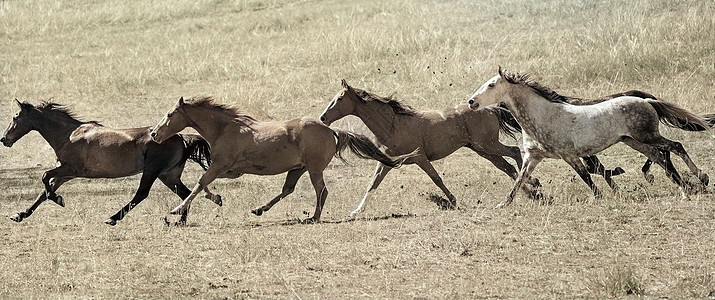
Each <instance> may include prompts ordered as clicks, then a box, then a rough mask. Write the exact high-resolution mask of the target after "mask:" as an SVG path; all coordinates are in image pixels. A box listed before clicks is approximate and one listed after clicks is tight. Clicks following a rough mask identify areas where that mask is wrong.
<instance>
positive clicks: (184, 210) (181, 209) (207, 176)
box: [164, 163, 224, 225]
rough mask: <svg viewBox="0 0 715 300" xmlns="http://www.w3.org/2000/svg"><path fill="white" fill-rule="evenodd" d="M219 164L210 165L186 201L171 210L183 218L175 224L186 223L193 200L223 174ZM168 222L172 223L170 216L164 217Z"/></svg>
mask: <svg viewBox="0 0 715 300" xmlns="http://www.w3.org/2000/svg"><path fill="white" fill-rule="evenodd" d="M217 165H218V164H216V163H214V164H212V165H211V167H209V169H208V170H206V173H204V175H201V178H199V182H198V183H196V186H194V189H193V190H191V193H190V194H189V196H187V197H186V198H185V199H184V201H182V202H181V204H179V205H178V206H177V207H175V208H174V209H172V210H171V212H170V214H172V215H181V219H179V221H178V222H176V223H175V225H184V224H186V219H187V217H188V215H189V208H191V201H193V200H194V198H196V196H197V195H198V194H199V192H201V191H202V190H204V188H206V187H207V186H208V185H209V184H210V183H211V182H213V181H214V180H215V179H216V178H217V177H218V176H219V175H221V174H223V172H224V169H223V168H221V169H219V168H218V167H215V166H217ZM164 220H165V221H166V223H167V224H171V223H169V221H168V218H165V219H164Z"/></svg>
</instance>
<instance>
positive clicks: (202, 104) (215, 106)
mask: <svg viewBox="0 0 715 300" xmlns="http://www.w3.org/2000/svg"><path fill="white" fill-rule="evenodd" d="M184 105H187V106H189V107H195V108H203V109H208V110H214V111H218V112H221V113H224V114H227V115H230V116H232V117H233V118H234V119H236V120H237V121H241V122H243V123H246V122H249V123H253V122H256V121H257V120H256V119H255V118H253V117H251V116H249V115H247V114H245V113H242V112H240V111H238V109H237V108H235V107H232V106H229V105H226V104H220V103H216V102H215V101H214V98H213V97H211V96H198V97H193V98H190V99H187V100H185V101H184Z"/></svg>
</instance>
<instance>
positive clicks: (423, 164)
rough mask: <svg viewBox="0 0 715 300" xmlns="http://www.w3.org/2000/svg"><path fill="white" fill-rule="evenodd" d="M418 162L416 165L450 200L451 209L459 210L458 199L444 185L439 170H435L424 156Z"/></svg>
mask: <svg viewBox="0 0 715 300" xmlns="http://www.w3.org/2000/svg"><path fill="white" fill-rule="evenodd" d="M416 160H417V162H416V164H417V165H418V166H419V167H420V168H421V169H422V171H425V173H427V175H428V176H429V178H430V179H432V182H434V184H436V185H437V186H438V187H439V188H440V189H441V190H442V192H443V193H444V194H445V195H447V199H449V208H452V209H454V208H457V198H455V197H454V195H452V192H450V191H449V189H447V187H446V186H445V185H444V182H443V181H442V177H439V173H437V170H435V169H434V166H432V163H430V162H429V160H427V157H424V156H423V157H422V158H421V159H420V158H416Z"/></svg>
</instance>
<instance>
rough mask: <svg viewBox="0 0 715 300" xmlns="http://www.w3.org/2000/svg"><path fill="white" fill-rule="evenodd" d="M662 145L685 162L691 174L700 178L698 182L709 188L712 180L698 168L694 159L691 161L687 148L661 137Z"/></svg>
mask: <svg viewBox="0 0 715 300" xmlns="http://www.w3.org/2000/svg"><path fill="white" fill-rule="evenodd" d="M660 140H661V143H662V144H664V145H665V147H664V148H665V149H666V150H668V151H671V152H673V153H675V154H677V155H678V156H680V158H681V159H682V160H683V162H685V164H686V165H687V166H688V168H689V169H690V172H692V173H693V174H694V175H695V176H697V177H698V180H700V183H702V184H703V185H704V186H707V185H708V184H709V183H710V178H709V177H708V174H706V173H705V172H703V171H702V170H701V169H700V168H698V166H697V165H695V163H694V162H693V160H692V159H690V156H689V155H688V152H687V151H685V148H684V147H683V144H681V143H679V142H676V141H671V140H669V139H667V138H664V137H660Z"/></svg>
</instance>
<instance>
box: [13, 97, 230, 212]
mask: <svg viewBox="0 0 715 300" xmlns="http://www.w3.org/2000/svg"><path fill="white" fill-rule="evenodd" d="M15 102H17V105H18V106H19V107H20V111H19V112H18V113H17V114H16V115H15V116H14V117H13V118H12V122H11V123H10V125H9V126H8V128H7V130H5V134H4V135H3V137H2V139H1V140H0V141H1V142H2V143H3V145H5V146H6V147H11V146H12V145H13V144H14V143H15V142H17V141H18V140H19V139H20V138H22V137H23V136H25V135H26V134H27V133H29V132H30V131H32V130H36V131H37V132H39V133H40V135H42V137H43V138H44V139H45V140H46V141H47V142H48V143H49V144H50V146H51V147H52V149H53V150H54V151H55V154H56V155H57V160H58V161H59V162H60V166H59V167H57V168H54V169H52V170H49V171H47V172H45V174H44V175H43V176H42V183H43V184H44V185H45V192H43V193H41V194H40V195H39V196H37V199H36V200H35V203H34V204H32V206H30V208H28V209H27V210H25V211H23V212H19V213H17V214H15V215H14V216H12V217H11V219H12V220H13V221H15V222H21V221H22V220H23V219H25V218H27V217H29V216H30V215H31V214H32V213H33V212H34V211H35V209H37V207H38V206H39V205H40V204H41V203H42V202H44V201H45V200H47V199H49V200H52V201H54V202H55V203H57V204H59V205H60V206H62V207H64V206H65V203H64V200H63V199H62V196H60V195H57V194H56V192H57V189H59V187H60V186H61V185H62V184H64V183H65V182H67V181H69V180H70V179H72V178H77V177H84V178H118V177H125V176H131V175H135V174H138V173H142V177H141V181H140V183H139V189H137V192H136V194H135V195H134V198H132V200H131V201H130V202H129V203H127V205H125V206H124V207H123V208H122V209H121V210H119V211H118V212H117V213H116V214H114V215H113V216H111V217H110V218H109V219H108V220H107V221H105V223H107V224H109V225H116V224H117V221H119V220H121V219H122V218H124V216H126V215H127V214H128V213H129V211H130V210H132V209H133V208H134V207H135V206H137V205H138V204H139V203H140V202H141V201H142V200H144V199H145V198H146V197H147V196H148V195H149V190H150V189H151V186H152V184H153V183H154V181H155V180H156V179H157V178H159V180H161V182H163V183H164V184H165V185H166V186H167V187H168V188H169V189H171V190H172V191H173V192H174V193H176V194H177V195H178V196H179V197H181V198H182V199H183V198H185V197H186V196H188V195H189V193H190V190H189V189H188V188H187V187H186V186H185V185H184V183H183V182H181V173H182V172H183V170H184V165H185V163H186V160H187V159H191V160H193V161H195V162H197V163H199V164H200V165H201V167H203V168H204V169H207V168H208V165H210V159H211V153H210V147H209V145H208V143H206V141H205V140H204V139H203V138H201V137H200V136H198V135H190V134H186V135H172V136H170V137H168V138H167V140H166V141H165V142H164V143H163V144H157V143H155V142H153V141H152V140H151V138H150V137H149V127H141V128H128V129H112V128H108V127H105V126H102V125H101V124H99V123H97V122H82V121H79V120H77V118H75V117H74V115H73V114H72V112H70V111H69V110H68V109H67V108H66V107H64V106H62V105H59V104H56V103H50V102H44V103H42V104H40V105H38V106H34V105H32V104H29V103H27V102H22V103H21V102H19V101H17V100H15ZM206 192H207V194H206V197H207V198H209V199H211V200H212V201H214V202H215V203H216V204H218V205H221V196H219V195H212V194H211V193H209V192H208V189H207V190H206ZM182 219H186V215H184V216H182Z"/></svg>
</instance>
